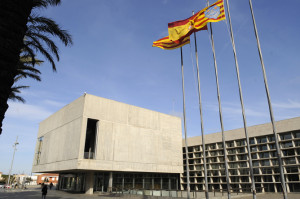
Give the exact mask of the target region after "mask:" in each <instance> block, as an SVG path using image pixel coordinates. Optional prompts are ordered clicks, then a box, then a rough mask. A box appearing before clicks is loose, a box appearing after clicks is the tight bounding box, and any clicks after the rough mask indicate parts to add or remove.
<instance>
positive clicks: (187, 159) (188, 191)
mask: <svg viewBox="0 0 300 199" xmlns="http://www.w3.org/2000/svg"><path fill="white" fill-rule="evenodd" d="M180 55H181V75H182V98H183V123H184V141H185V164H186V181H187V198H188V199H190V190H191V188H190V168H189V155H188V147H187V146H188V144H187V133H186V118H185V97H184V96H185V95H184V73H183V57H182V47H180Z"/></svg>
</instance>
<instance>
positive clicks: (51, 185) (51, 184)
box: [50, 182, 53, 190]
mask: <svg viewBox="0 0 300 199" xmlns="http://www.w3.org/2000/svg"><path fill="white" fill-rule="evenodd" d="M52 187H53V183H52V182H51V183H50V190H51V189H52Z"/></svg>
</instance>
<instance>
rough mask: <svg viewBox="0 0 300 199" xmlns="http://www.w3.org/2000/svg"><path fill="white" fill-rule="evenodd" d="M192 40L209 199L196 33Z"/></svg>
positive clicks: (207, 196)
mask: <svg viewBox="0 0 300 199" xmlns="http://www.w3.org/2000/svg"><path fill="white" fill-rule="evenodd" d="M192 14H193V15H194V11H193V13H192ZM194 39H195V54H196V66H197V77H198V97H199V110H200V124H201V136H202V154H203V164H204V180H205V190H204V191H205V198H206V199H209V195H208V180H207V166H206V151H205V140H204V127H203V114H202V103H201V87H200V73H199V62H198V49H197V39H196V32H194Z"/></svg>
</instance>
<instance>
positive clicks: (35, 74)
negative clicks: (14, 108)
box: [8, 56, 43, 103]
mask: <svg viewBox="0 0 300 199" xmlns="http://www.w3.org/2000/svg"><path fill="white" fill-rule="evenodd" d="M33 63H34V64H33ZM42 63H43V61H41V60H36V59H33V60H32V58H31V57H26V56H21V57H20V61H19V64H18V72H17V73H18V74H17V75H16V76H15V78H14V85H13V87H12V88H11V93H10V95H9V98H8V99H9V100H12V101H19V102H22V103H25V99H24V98H23V97H21V96H20V95H19V93H21V90H22V89H26V88H29V86H20V85H18V86H17V85H15V84H16V83H18V82H19V80H21V79H23V78H28V77H29V78H32V79H34V80H36V81H41V77H40V74H41V72H40V71H39V70H38V69H36V68H34V67H33V65H41V64H42Z"/></svg>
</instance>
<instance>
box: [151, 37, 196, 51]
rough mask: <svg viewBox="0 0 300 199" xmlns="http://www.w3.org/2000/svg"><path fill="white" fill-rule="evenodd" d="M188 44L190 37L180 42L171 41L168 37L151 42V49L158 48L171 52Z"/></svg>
mask: <svg viewBox="0 0 300 199" xmlns="http://www.w3.org/2000/svg"><path fill="white" fill-rule="evenodd" d="M189 43H190V37H185V38H183V39H182V40H180V41H172V40H170V39H169V36H167V37H164V38H162V39H159V40H157V41H154V42H153V45H152V47H158V48H161V49H164V50H173V49H176V48H179V47H182V46H184V45H185V44H189Z"/></svg>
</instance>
